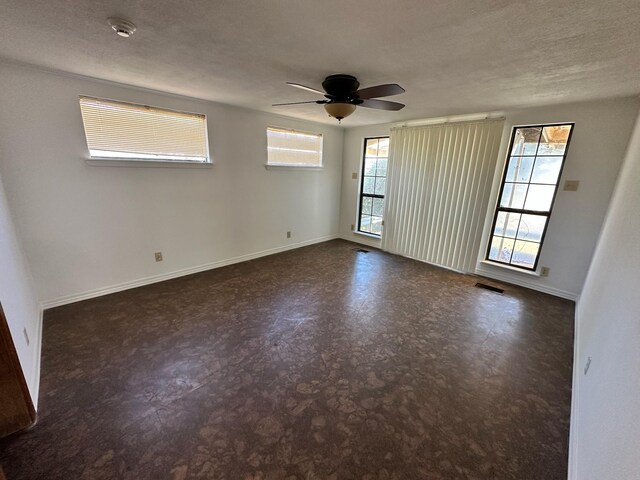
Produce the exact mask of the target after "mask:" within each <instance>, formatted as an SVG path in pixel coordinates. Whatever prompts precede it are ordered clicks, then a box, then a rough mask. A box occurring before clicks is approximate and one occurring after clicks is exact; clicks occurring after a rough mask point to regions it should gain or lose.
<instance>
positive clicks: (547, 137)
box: [538, 125, 571, 155]
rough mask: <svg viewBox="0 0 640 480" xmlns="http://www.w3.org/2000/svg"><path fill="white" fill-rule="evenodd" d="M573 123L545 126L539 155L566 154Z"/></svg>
mask: <svg viewBox="0 0 640 480" xmlns="http://www.w3.org/2000/svg"><path fill="white" fill-rule="evenodd" d="M570 132H571V125H557V126H551V127H544V129H543V131H542V138H541V139H540V147H539V148H538V155H564V151H565V149H566V147H567V141H569V133H570Z"/></svg>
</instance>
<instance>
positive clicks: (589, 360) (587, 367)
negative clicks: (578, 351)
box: [584, 357, 591, 375]
mask: <svg viewBox="0 0 640 480" xmlns="http://www.w3.org/2000/svg"><path fill="white" fill-rule="evenodd" d="M590 366H591V357H587V364H586V365H585V366H584V374H585V375H586V374H587V372H588V371H589V367H590Z"/></svg>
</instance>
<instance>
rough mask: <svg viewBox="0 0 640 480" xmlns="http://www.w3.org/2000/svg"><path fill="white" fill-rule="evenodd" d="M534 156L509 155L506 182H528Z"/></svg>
mask: <svg viewBox="0 0 640 480" xmlns="http://www.w3.org/2000/svg"><path fill="white" fill-rule="evenodd" d="M534 158H535V157H511V159H510V160H509V167H508V168H507V179H506V180H507V182H528V181H529V177H530V176H531V169H532V168H533V161H534Z"/></svg>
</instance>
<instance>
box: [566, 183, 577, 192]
mask: <svg viewBox="0 0 640 480" xmlns="http://www.w3.org/2000/svg"><path fill="white" fill-rule="evenodd" d="M579 186H580V180H565V182H564V190H565V191H567V192H575V191H577V190H578V187H579Z"/></svg>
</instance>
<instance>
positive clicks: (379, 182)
mask: <svg viewBox="0 0 640 480" xmlns="http://www.w3.org/2000/svg"><path fill="white" fill-rule="evenodd" d="M386 181H387V179H386V178H384V177H376V192H375V193H376V195H384V187H385V183H386Z"/></svg>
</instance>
